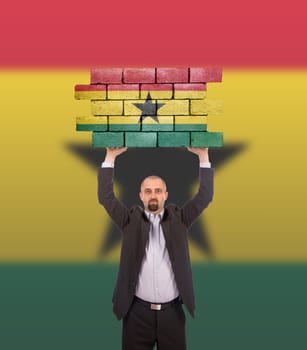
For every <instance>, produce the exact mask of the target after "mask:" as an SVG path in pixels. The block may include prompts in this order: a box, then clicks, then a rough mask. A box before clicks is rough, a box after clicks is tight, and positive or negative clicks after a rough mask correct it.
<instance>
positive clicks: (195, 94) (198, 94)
mask: <svg viewBox="0 0 307 350" xmlns="http://www.w3.org/2000/svg"><path fill="white" fill-rule="evenodd" d="M205 97H206V91H180V90H179V91H178V90H175V92H174V98H175V99H185V98H189V99H191V100H197V99H204V98H205Z"/></svg>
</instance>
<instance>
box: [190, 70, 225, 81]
mask: <svg viewBox="0 0 307 350" xmlns="http://www.w3.org/2000/svg"><path fill="white" fill-rule="evenodd" d="M221 81H222V68H221V67H201V68H196V67H191V68H190V82H191V83H209V82H217V83H218V82H221Z"/></svg>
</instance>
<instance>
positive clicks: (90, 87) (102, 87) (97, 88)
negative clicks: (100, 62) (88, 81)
mask: <svg viewBox="0 0 307 350" xmlns="http://www.w3.org/2000/svg"><path fill="white" fill-rule="evenodd" d="M75 91H106V86H105V85H103V84H97V85H96V84H95V85H76V86H75Z"/></svg>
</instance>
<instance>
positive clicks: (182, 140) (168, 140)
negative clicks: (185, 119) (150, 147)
mask: <svg viewBox="0 0 307 350" xmlns="http://www.w3.org/2000/svg"><path fill="white" fill-rule="evenodd" d="M158 145H159V147H187V146H190V133H189V132H159V133H158Z"/></svg>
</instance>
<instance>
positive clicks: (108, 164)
mask: <svg viewBox="0 0 307 350" xmlns="http://www.w3.org/2000/svg"><path fill="white" fill-rule="evenodd" d="M126 150H127V147H120V148H113V147H108V148H107V152H106V156H105V159H104V162H103V163H102V165H101V167H100V168H99V169H98V200H99V203H100V204H102V205H103V206H104V208H105V209H106V211H107V213H108V214H109V215H110V217H111V218H112V220H113V221H114V222H115V223H116V224H117V226H119V227H120V228H122V227H123V226H124V225H125V223H126V220H127V218H128V209H127V207H126V206H125V205H124V204H123V203H122V202H121V201H120V200H119V199H118V198H117V197H116V196H115V194H114V185H113V175H114V169H113V168H114V164H115V160H116V157H117V156H119V155H120V154H122V153H124V152H125V151H126Z"/></svg>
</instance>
